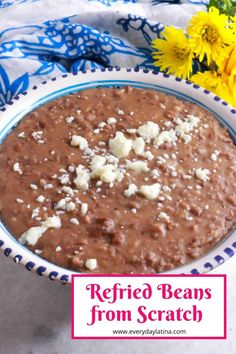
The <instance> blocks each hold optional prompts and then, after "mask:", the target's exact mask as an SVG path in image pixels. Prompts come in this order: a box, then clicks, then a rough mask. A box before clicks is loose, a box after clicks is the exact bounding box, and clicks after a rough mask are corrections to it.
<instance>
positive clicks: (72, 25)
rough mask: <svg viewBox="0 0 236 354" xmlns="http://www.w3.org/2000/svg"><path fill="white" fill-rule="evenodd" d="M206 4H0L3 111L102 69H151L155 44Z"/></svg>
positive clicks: (135, 0)
mask: <svg viewBox="0 0 236 354" xmlns="http://www.w3.org/2000/svg"><path fill="white" fill-rule="evenodd" d="M206 1H207V0H184V1H181V3H180V0H168V1H167V0H166V2H163V0H2V1H0V19H1V20H0V106H2V105H4V104H5V103H6V102H7V101H9V100H10V99H11V98H12V97H14V96H16V95H17V94H19V93H21V92H23V91H25V90H26V89H28V88H29V87H32V86H33V85H35V84H36V83H39V82H41V81H44V80H47V79H48V78H50V77H55V76H58V75H61V74H62V73H64V72H68V71H69V72H73V73H75V72H77V71H79V70H85V69H89V68H97V67H109V66H120V67H136V66H140V67H146V68H152V67H153V64H152V58H151V47H150V43H151V40H152V39H154V38H156V37H158V36H160V33H161V31H162V29H163V27H164V25H166V24H168V25H175V26H180V27H184V26H185V25H186V23H187V22H188V20H189V18H190V17H191V16H192V14H193V13H195V12H196V11H199V10H202V9H204V4H205V3H206Z"/></svg>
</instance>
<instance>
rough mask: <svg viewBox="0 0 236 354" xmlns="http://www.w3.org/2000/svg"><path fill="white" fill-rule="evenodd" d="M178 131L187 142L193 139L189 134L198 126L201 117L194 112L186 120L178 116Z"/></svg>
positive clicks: (176, 129) (176, 128)
mask: <svg viewBox="0 0 236 354" xmlns="http://www.w3.org/2000/svg"><path fill="white" fill-rule="evenodd" d="M175 121H176V123H177V126H176V127H175V131H176V133H177V134H178V135H179V136H180V137H181V138H182V139H183V140H184V142H185V144H187V143H188V142H189V141H191V139H192V138H191V136H190V135H189V134H188V133H190V132H191V131H193V130H194V128H196V127H197V125H198V123H199V121H200V119H199V118H198V117H195V116H194V115H192V114H189V115H188V116H187V117H186V118H185V119H184V120H182V119H180V118H177V119H176V120H175Z"/></svg>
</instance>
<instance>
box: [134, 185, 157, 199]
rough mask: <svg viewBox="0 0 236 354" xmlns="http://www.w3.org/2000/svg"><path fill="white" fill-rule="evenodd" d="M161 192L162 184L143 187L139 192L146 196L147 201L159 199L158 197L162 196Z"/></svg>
mask: <svg viewBox="0 0 236 354" xmlns="http://www.w3.org/2000/svg"><path fill="white" fill-rule="evenodd" d="M160 190H161V185H160V183H154V184H152V185H150V186H148V185H143V186H141V188H140V189H139V192H140V193H141V194H142V195H144V196H145V197H146V198H147V199H149V200H153V199H157V197H158V196H159V194H160Z"/></svg>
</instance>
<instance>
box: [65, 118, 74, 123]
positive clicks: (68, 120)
mask: <svg viewBox="0 0 236 354" xmlns="http://www.w3.org/2000/svg"><path fill="white" fill-rule="evenodd" d="M74 119H75V117H72V116H71V117H66V123H68V124H71V123H72V122H73V120H74Z"/></svg>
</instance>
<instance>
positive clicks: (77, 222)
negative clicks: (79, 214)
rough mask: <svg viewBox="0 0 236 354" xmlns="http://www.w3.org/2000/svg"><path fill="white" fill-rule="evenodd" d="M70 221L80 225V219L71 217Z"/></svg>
mask: <svg viewBox="0 0 236 354" xmlns="http://www.w3.org/2000/svg"><path fill="white" fill-rule="evenodd" d="M70 222H71V223H72V224H74V225H79V220H78V219H76V218H71V219H70Z"/></svg>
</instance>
